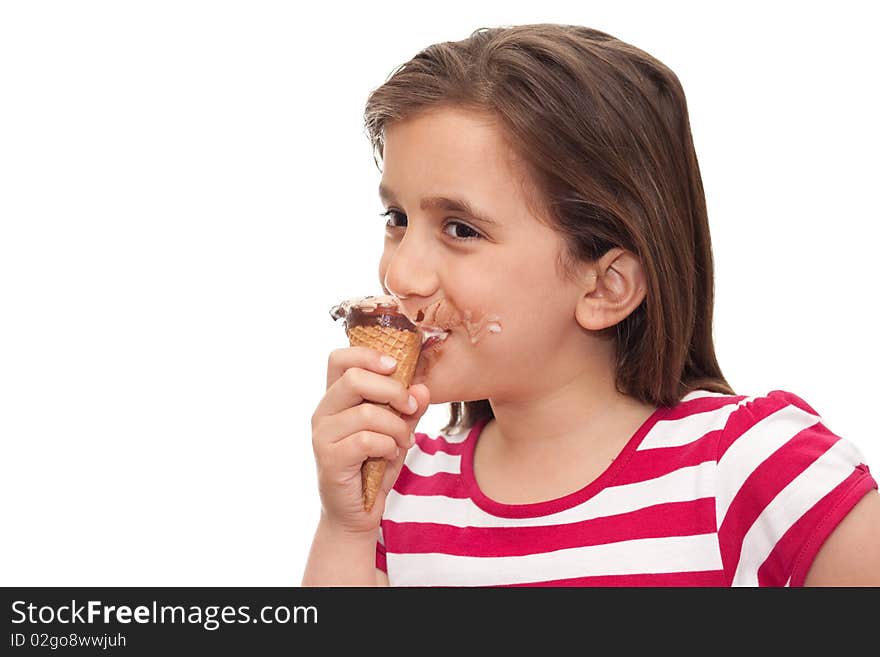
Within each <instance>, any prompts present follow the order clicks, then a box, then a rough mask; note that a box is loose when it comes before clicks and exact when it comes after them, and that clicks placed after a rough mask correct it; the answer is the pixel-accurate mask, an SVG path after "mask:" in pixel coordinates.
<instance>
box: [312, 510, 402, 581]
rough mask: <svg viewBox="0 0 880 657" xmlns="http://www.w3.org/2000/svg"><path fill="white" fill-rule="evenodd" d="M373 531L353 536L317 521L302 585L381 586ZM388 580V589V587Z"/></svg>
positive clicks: (322, 521)
mask: <svg viewBox="0 0 880 657" xmlns="http://www.w3.org/2000/svg"><path fill="white" fill-rule="evenodd" d="M377 536H378V529H377V530H376V531H373V532H363V533H353V532H348V531H345V530H343V529H334V528H333V527H332V526H331V525H330V524H329V523H327V522H325V520H324V519H323V517H322V519H321V520H320V521H319V522H318V528H317V530H316V531H315V537H314V539H313V540H312V548H311V550H310V551H309V558H308V561H307V562H306V568H305V573H304V574H303V580H302V585H303V586H380V585H381V583H380V580H379V578H378V574H382V575H384V574H385V573H383V572H382V571H381V570H379V569H377V568H376V539H377ZM387 585H388V584H387V577H386V582H385V586H387Z"/></svg>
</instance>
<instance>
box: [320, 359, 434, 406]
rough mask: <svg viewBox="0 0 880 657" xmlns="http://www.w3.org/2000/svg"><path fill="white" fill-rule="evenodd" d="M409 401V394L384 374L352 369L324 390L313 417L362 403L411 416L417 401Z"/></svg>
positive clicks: (397, 382)
mask: <svg viewBox="0 0 880 657" xmlns="http://www.w3.org/2000/svg"><path fill="white" fill-rule="evenodd" d="M410 397H411V395H410V394H409V391H408V390H407V389H406V387H405V386H404V385H403V384H402V383H400V381H396V380H395V379H392V378H391V377H390V376H386V375H384V374H377V373H376V372H371V371H369V370H365V369H362V368H360V367H352V368H349V369H347V370H346V371H345V372H344V373H343V374H342V376H340V377H339V378H338V379H336V381H335V382H334V383H333V385H331V386H330V388H328V390H327V392H326V394H325V395H324V397H323V399H321V401H320V402H319V403H318V408H317V409H316V411H315V414H316V415H318V416H322V415H335V414H336V413H340V412H342V411H344V410H345V409H347V408H351V407H352V406H357V405H358V404H360V403H362V402H365V401H369V402H374V403H377V404H389V405H391V406H392V407H393V408H394V409H395V410H396V411H397V412H398V413H412V412H414V411H416V410H417V409H418V400H416V399H412V400H410Z"/></svg>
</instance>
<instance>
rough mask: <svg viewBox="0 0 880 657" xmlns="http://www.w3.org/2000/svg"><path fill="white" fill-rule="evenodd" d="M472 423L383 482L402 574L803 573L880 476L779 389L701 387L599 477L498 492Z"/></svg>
mask: <svg viewBox="0 0 880 657" xmlns="http://www.w3.org/2000/svg"><path fill="white" fill-rule="evenodd" d="M485 423H486V421H485V420H484V421H481V422H479V423H477V424H476V425H474V427H473V428H472V429H471V430H470V431H469V432H461V433H460V434H450V435H444V434H441V435H438V436H436V437H430V436H428V435H426V434H424V433H417V434H416V444H415V445H414V446H413V447H412V448H411V449H410V451H409V453H408V454H407V457H406V461H405V463H404V466H403V468H402V470H401V473H400V476H399V477H398V479H397V482H396V483H395V485H394V489H393V490H392V491H391V493H390V494H389V496H388V499H387V502H386V506H385V512H384V515H383V518H382V523H381V526H380V531H379V543H378V545H377V551H376V566H377V567H378V568H380V569H382V570H384V571H385V572H387V573H388V580H389V583H390V584H391V585H392V586H507V585H525V586H535V585H544V586H800V585H802V584H803V582H804V578H805V576H806V574H807V571H808V570H809V568H810V565H811V564H812V562H813V559H814V558H815V556H816V553H817V552H818V550H819V548H820V547H821V545H822V543H823V541H824V540H825V539H826V538H827V537H828V535H829V534H830V533H831V531H832V530H833V529H834V528H835V527H836V526H837V524H838V523H839V522H840V521H841V520H842V519H843V517H844V516H845V515H846V514H847V512H849V510H850V509H851V508H852V507H853V506H854V505H855V504H856V502H858V501H859V500H860V499H861V498H862V496H864V495H865V494H866V493H867V492H868V491H870V490H871V489H874V488H877V482H876V481H875V480H874V478H873V477H872V476H871V474H870V472H869V471H868V467H867V466H866V465H865V464H864V463H863V459H862V456H861V454H860V453H859V451H858V450H857V449H856V447H855V446H854V445H853V444H852V443H850V442H848V441H847V440H845V439H842V438H840V437H839V436H837V435H835V434H834V433H832V432H831V431H830V430H829V429H828V428H827V427H826V426H825V425H824V424H823V423H822V419H821V418H820V417H819V416H818V414H817V413H816V411H814V410H813V409H812V408H811V407H810V406H809V405H808V404H807V403H806V402H805V401H804V400H802V399H801V398H800V397H798V396H797V395H794V394H792V393H790V392H786V391H782V390H774V391H772V392H769V393H768V394H767V395H764V396H758V397H746V396H742V395H723V394H718V393H712V392H708V391H704V390H698V391H695V392H692V393H690V394H688V395H687V396H685V397H684V398H683V399H682V400H681V401H680V402H679V403H678V404H677V405H675V406H672V407H661V408H658V409H657V410H656V411H655V412H654V413H653V415H651V417H649V418H648V419H647V420H646V421H645V422H644V424H643V425H642V426H641V427H640V428H639V429H638V431H636V432H635V434H633V436H632V437H631V438H630V439H629V441H628V442H627V444H626V446H625V447H624V448H623V450H622V451H621V453H620V454H619V455H618V456H617V457H616V458H615V459H614V461H613V462H612V463H611V465H610V466H609V467H608V468H607V470H606V471H605V472H603V473H602V474H601V475H600V476H599V477H598V478H596V479H595V480H594V481H592V482H591V483H589V484H588V485H586V486H585V487H584V488H582V489H581V490H579V491H577V492H574V493H571V494H570V495H566V496H564V497H561V498H558V499H554V500H550V501H547V502H539V503H535V504H501V503H499V502H496V501H494V500H492V499H490V498H488V497H487V496H486V495H484V494H483V493H482V492H481V491H480V488H479V486H478V484H477V482H476V479H475V478H474V470H473V455H474V447H475V445H476V443H477V440H479V436H480V431H481V430H482V428H483V426H484V425H485Z"/></svg>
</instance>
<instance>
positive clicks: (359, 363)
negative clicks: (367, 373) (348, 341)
mask: <svg viewBox="0 0 880 657" xmlns="http://www.w3.org/2000/svg"><path fill="white" fill-rule="evenodd" d="M383 357H384V359H383ZM393 360H394V359H393V358H391V356H386V355H385V354H383V353H382V352H381V351H378V350H376V349H370V348H369V347H345V348H343V349H336V350H334V351H332V352H330V357H329V358H328V360H327V389H329V388H330V386H332V385H333V384H334V383H335V382H336V380H337V379H338V378H339V377H341V376H342V375H343V374H344V373H345V371H346V370H348V369H351V368H352V367H359V368H361V369H363V370H372V371H373V372H378V373H379V374H391V372H393V371H394V370H396V369H397V364H396V362H395V363H392V362H391V361H393Z"/></svg>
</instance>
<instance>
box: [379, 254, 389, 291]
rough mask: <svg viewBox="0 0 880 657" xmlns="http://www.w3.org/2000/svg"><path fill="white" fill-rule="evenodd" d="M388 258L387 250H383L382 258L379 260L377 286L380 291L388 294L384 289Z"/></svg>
mask: <svg viewBox="0 0 880 657" xmlns="http://www.w3.org/2000/svg"><path fill="white" fill-rule="evenodd" d="M389 258H390V254H389V253H388V249H384V250H383V251H382V257H381V258H379V271H378V273H379V284H380V285H381V286H382V289H383V290H384V291H385V293H386V294H388V290H387V289H385V273H386V272H387V271H388V260H389Z"/></svg>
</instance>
